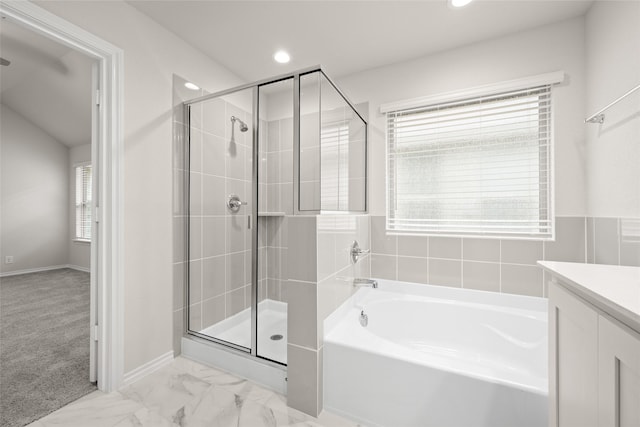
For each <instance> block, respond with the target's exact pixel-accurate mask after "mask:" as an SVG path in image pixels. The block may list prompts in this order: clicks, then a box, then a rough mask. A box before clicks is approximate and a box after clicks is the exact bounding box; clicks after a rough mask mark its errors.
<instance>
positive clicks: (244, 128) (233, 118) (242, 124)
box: [231, 116, 249, 132]
mask: <svg viewBox="0 0 640 427" xmlns="http://www.w3.org/2000/svg"><path fill="white" fill-rule="evenodd" d="M236 120H237V121H239V122H240V132H246V131H248V130H249V126H247V124H246V123H245V122H243V121H242V120H240V119H239V118H237V117H236V116H231V123H235V122H236Z"/></svg>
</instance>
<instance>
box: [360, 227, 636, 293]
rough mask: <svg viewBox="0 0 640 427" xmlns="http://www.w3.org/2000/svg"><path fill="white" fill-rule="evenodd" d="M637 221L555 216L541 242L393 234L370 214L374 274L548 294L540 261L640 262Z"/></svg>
mask: <svg viewBox="0 0 640 427" xmlns="http://www.w3.org/2000/svg"><path fill="white" fill-rule="evenodd" d="M634 224H635V225H634ZM637 224H638V220H628V219H626V220H622V219H617V218H585V217H557V218H556V239H555V241H546V242H542V241H534V240H506V239H505V240H501V239H482V238H458V237H427V236H403V235H392V234H388V233H387V232H386V229H385V217H384V216H372V217H371V251H372V256H371V276H372V277H379V278H383V279H390V280H401V281H407V282H416V283H428V284H431V285H441V286H453V287H462V288H468V289H478V290H485V291H492V292H504V293H512V294H520V295H529V296H546V293H545V287H544V282H545V280H544V274H543V272H542V269H541V268H540V267H539V266H537V265H536V262H537V261H538V260H550V261H567V262H590V263H593V262H595V263H598V264H615V265H640V238H638V237H637V236H638V235H639V234H640V233H638V231H637ZM621 230H622V231H624V233H626V234H624V233H623V232H621ZM634 236H635V237H634Z"/></svg>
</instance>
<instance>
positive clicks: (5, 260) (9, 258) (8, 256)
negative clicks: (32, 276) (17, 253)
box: [4, 255, 13, 264]
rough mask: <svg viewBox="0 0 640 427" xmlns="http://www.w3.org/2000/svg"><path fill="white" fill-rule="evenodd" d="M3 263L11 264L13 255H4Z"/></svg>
mask: <svg viewBox="0 0 640 427" xmlns="http://www.w3.org/2000/svg"><path fill="white" fill-rule="evenodd" d="M4 263H5V264H13V255H7V256H6V257H4Z"/></svg>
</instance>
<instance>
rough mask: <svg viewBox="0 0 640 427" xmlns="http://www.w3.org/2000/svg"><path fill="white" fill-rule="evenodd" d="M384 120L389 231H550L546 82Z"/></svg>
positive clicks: (402, 112)
mask: <svg viewBox="0 0 640 427" xmlns="http://www.w3.org/2000/svg"><path fill="white" fill-rule="evenodd" d="M387 120H388V122H387V129H388V135H387V137H388V145H387V147H388V153H387V154H388V156H387V158H388V190H389V192H388V197H389V199H388V215H387V228H388V229H389V230H390V231H397V232H406V233H429V234H463V235H483V236H499V237H505V236H513V237H530V238H548V237H551V236H552V222H553V221H552V220H553V218H552V213H551V177H550V173H551V170H550V169H551V168H550V163H551V152H552V150H551V146H550V144H551V86H550V85H543V86H539V87H535V88H528V89H524V90H512V91H509V92H504V93H500V94H494V95H489V96H482V97H476V98H473V99H466V100H461V101H455V102H448V103H440V104H438V105H429V106H424V107H418V108H410V109H405V110H398V111H389V112H387Z"/></svg>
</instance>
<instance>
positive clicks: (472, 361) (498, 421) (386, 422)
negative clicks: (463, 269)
mask: <svg viewBox="0 0 640 427" xmlns="http://www.w3.org/2000/svg"><path fill="white" fill-rule="evenodd" d="M378 282H379V288H378V289H371V288H362V289H360V290H359V291H358V292H357V293H356V294H355V295H354V296H353V297H351V298H350V299H349V300H348V301H347V302H346V303H345V304H343V305H342V306H341V307H340V308H339V309H338V310H336V312H334V313H333V314H332V315H331V316H330V317H329V318H328V319H327V320H326V321H325V325H324V326H325V337H324V350H323V364H324V407H325V409H327V410H330V411H332V412H336V413H339V414H342V415H344V416H347V417H350V418H352V419H355V420H358V421H360V422H362V423H364V424H367V425H372V426H388V427H401V426H411V427H414V426H415V427H418V426H419V427H427V426H434V427H446V426H460V427H482V426H486V427H501V426H504V427H529V426H531V427H534V426H535V427H542V426H546V425H547V394H548V385H547V383H548V380H547V301H546V300H545V299H542V298H533V297H523V296H516V295H507V294H497V293H490V292H482V291H473V290H466V289H457V288H446V287H439V286H426V285H416V284H410V283H401V282H392V281H386V280H379V281H378ZM362 310H364V312H365V314H366V315H367V316H368V326H366V327H363V326H361V324H360V322H359V318H360V313H361V311H362Z"/></svg>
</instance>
